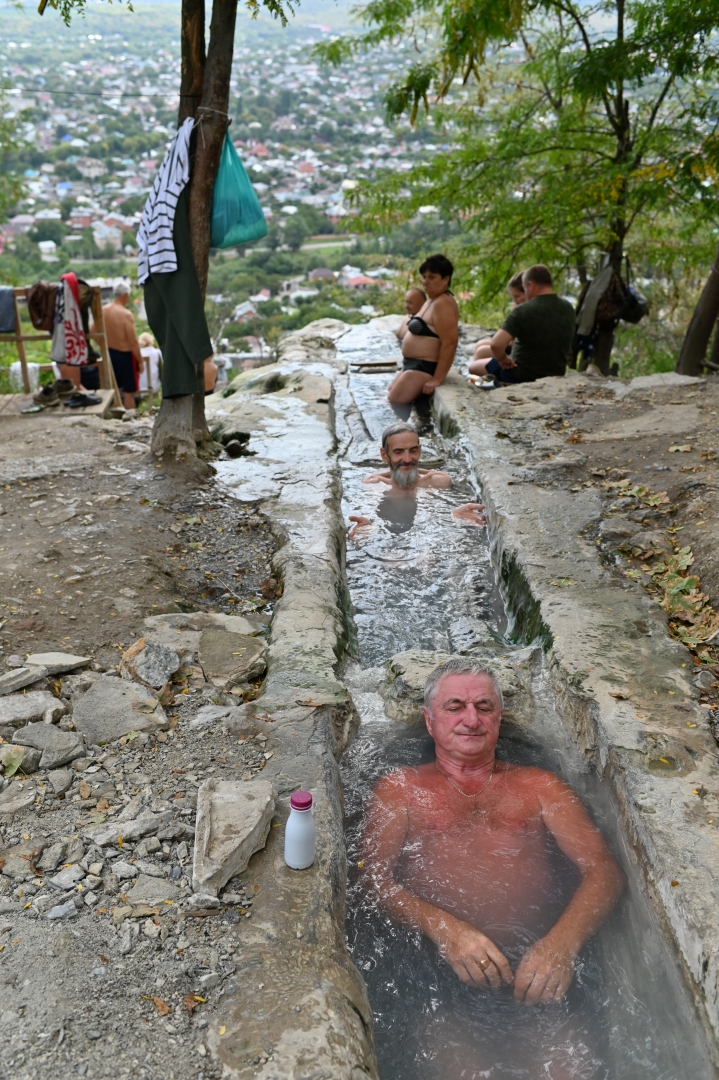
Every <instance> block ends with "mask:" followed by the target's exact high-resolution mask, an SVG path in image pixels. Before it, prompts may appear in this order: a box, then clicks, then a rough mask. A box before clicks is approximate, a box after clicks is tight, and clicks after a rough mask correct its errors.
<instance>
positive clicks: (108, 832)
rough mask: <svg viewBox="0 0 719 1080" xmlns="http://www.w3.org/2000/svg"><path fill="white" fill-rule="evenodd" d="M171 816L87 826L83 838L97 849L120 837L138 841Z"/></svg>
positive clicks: (143, 817)
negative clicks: (95, 845) (90, 841)
mask: <svg viewBox="0 0 719 1080" xmlns="http://www.w3.org/2000/svg"><path fill="white" fill-rule="evenodd" d="M0 798H1V796H0ZM172 816H173V814H172V810H167V811H166V812H165V813H163V814H150V813H147V814H140V816H139V817H137V818H135V820H134V821H127V822H123V821H107V822H105V823H103V824H102V825H89V826H88V827H87V828H86V829H84V830H83V836H86V837H87V838H88V840H92V842H93V843H94V844H97V846H98V847H107V845H108V844H115V843H117V840H118V837H120V836H122V838H123V840H139V839H140V837H141V836H150V835H152V834H153V833H156V832H157V830H158V829H159V828H161V827H162V826H163V825H166V824H167V823H169V822H170V821H171V820H172Z"/></svg>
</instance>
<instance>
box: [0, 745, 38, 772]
mask: <svg viewBox="0 0 719 1080" xmlns="http://www.w3.org/2000/svg"><path fill="white" fill-rule="evenodd" d="M18 757H19V760H18ZM41 757H42V752H41V751H40V750H34V749H33V748H32V747H31V746H16V745H15V744H14V743H11V744H10V745H9V746H2V747H0V764H2V766H3V768H4V769H6V770H7V768H8V765H10V766H13V765H14V766H15V767H14V768H13V769H12V772H18V771H21V772H24V773H34V772H37V770H38V766H39V764H40V758H41Z"/></svg>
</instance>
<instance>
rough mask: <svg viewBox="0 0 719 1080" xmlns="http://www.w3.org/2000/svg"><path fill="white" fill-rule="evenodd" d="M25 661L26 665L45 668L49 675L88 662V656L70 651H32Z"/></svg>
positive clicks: (72, 669) (71, 669)
mask: <svg viewBox="0 0 719 1080" xmlns="http://www.w3.org/2000/svg"><path fill="white" fill-rule="evenodd" d="M25 663H26V664H27V665H28V666H31V665H32V666H34V667H44V668H47V672H48V674H49V675H59V674H61V673H62V674H64V673H65V672H66V671H75V669H76V668H79V667H82V666H83V665H84V664H89V663H90V657H89V656H73V655H72V653H61V652H48V653H33V654H32V655H31V656H28V658H27V660H26V661H25Z"/></svg>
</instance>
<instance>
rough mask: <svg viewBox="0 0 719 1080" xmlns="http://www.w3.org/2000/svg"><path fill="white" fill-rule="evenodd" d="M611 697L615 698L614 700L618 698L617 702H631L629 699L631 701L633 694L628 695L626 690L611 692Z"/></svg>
mask: <svg viewBox="0 0 719 1080" xmlns="http://www.w3.org/2000/svg"><path fill="white" fill-rule="evenodd" d="M609 696H610V697H613V698H616V699H617V701H629V699H630V697H631V696H632V695H631V693H628V692H627V691H626V690H610V691H609Z"/></svg>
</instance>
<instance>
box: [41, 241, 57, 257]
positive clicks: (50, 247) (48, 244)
mask: <svg viewBox="0 0 719 1080" xmlns="http://www.w3.org/2000/svg"><path fill="white" fill-rule="evenodd" d="M37 246H38V247H39V248H40V258H41V259H42V261H43V262H57V255H56V254H55V252H56V251H57V244H56V243H55V241H54V240H41V241H40V242H39V244H38V245H37Z"/></svg>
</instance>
